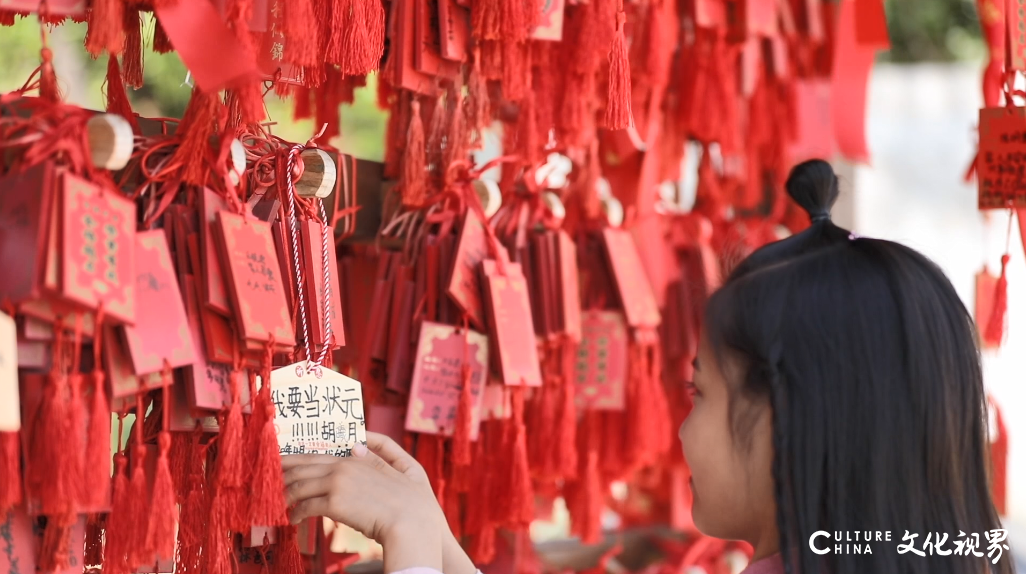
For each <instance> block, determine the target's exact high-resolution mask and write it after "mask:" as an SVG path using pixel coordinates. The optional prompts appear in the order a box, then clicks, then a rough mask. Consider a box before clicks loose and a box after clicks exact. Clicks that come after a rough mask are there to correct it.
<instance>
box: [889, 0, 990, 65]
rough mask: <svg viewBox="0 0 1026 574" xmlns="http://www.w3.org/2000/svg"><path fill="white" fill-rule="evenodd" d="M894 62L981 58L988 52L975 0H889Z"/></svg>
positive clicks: (891, 52)
mask: <svg viewBox="0 0 1026 574" xmlns="http://www.w3.org/2000/svg"><path fill="white" fill-rule="evenodd" d="M886 7H887V28H888V30H889V31H890V34H891V50H890V51H889V52H887V53H885V54H883V55H882V56H881V57H882V59H884V60H887V61H892V62H902V63H908V62H950V61H954V60H979V59H982V58H983V57H984V55H985V54H986V46H985V45H984V42H983V39H982V37H981V35H980V21H979V18H978V17H977V14H976V2H975V0H887V3H886Z"/></svg>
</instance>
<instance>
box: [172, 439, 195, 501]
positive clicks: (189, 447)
mask: <svg viewBox="0 0 1026 574" xmlns="http://www.w3.org/2000/svg"><path fill="white" fill-rule="evenodd" d="M193 456H198V455H194V453H193V444H192V437H191V436H189V434H188V433H184V432H175V433H171V451H170V452H169V453H168V465H169V467H170V470H171V484H173V485H174V487H175V499H176V500H177V501H178V503H179V504H182V505H184V504H185V499H186V498H187V497H188V495H189V490H188V488H189V482H188V481H189V465H190V458H191V457H193Z"/></svg>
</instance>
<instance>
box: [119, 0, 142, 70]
mask: <svg viewBox="0 0 1026 574" xmlns="http://www.w3.org/2000/svg"><path fill="white" fill-rule="evenodd" d="M124 26H125V51H124V53H123V54H122V56H121V61H122V63H123V64H124V68H125V69H124V77H125V84H127V85H129V86H132V87H133V88H135V89H139V88H141V87H142V85H143V53H142V51H143V43H142V17H141V15H140V13H139V11H138V10H125V14H124Z"/></svg>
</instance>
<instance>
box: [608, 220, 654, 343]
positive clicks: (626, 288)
mask: <svg viewBox="0 0 1026 574" xmlns="http://www.w3.org/2000/svg"><path fill="white" fill-rule="evenodd" d="M602 242H603V245H604V246H605V252H606V262H607V263H608V264H609V269H610V270H611V271H612V275H613V282H614V283H615V284H616V290H617V293H618V294H619V295H620V303H621V304H622V305H623V310H624V314H626V315H627V323H628V324H629V325H630V326H631V327H658V326H659V323H660V321H661V317H660V315H659V306H658V304H657V303H656V299H655V294H654V293H653V292H652V284H651V283H649V281H648V275H646V274H645V267H644V266H643V265H642V264H641V258H640V257H639V256H638V248H637V246H636V245H635V244H634V239H633V238H632V237H631V234H630V233H628V232H627V231H624V230H622V229H604V230H603V231H602Z"/></svg>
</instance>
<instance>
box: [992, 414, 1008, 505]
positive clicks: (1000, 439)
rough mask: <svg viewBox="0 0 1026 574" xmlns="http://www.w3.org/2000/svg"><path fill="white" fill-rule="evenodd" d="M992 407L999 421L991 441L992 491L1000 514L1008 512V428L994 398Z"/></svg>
mask: <svg viewBox="0 0 1026 574" xmlns="http://www.w3.org/2000/svg"><path fill="white" fill-rule="evenodd" d="M990 408H991V409H992V410H993V411H994V419H995V422H996V423H997V425H996V426H997V435H998V436H997V438H996V439H993V440H992V442H991V443H990V463H991V477H990V483H991V492H992V493H993V498H994V506H995V508H996V509H997V512H998V514H1000V515H1001V516H1005V515H1006V514H1007V512H1006V511H1007V510H1008V508H1007V504H1006V503H1007V492H1008V428H1007V427H1006V426H1005V417H1004V416H1002V415H1001V409H1000V408H999V407H998V406H997V403H995V402H994V401H993V400H992V401H990Z"/></svg>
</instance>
